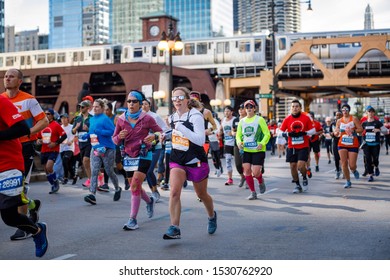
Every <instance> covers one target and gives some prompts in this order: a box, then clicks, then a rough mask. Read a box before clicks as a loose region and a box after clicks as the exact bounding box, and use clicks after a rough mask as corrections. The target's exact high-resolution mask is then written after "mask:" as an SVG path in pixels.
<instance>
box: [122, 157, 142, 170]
mask: <svg viewBox="0 0 390 280" xmlns="http://www.w3.org/2000/svg"><path fill="white" fill-rule="evenodd" d="M138 166H139V157H136V158H131V157H129V156H125V157H124V158H123V169H124V170H125V171H137V170H138Z"/></svg>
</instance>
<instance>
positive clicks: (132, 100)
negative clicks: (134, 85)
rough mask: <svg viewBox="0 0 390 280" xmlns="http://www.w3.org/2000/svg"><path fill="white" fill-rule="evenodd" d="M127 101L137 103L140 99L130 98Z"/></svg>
mask: <svg viewBox="0 0 390 280" xmlns="http://www.w3.org/2000/svg"><path fill="white" fill-rule="evenodd" d="M127 103H129V104H130V103H133V104H136V103H139V100H138V99H129V100H127Z"/></svg>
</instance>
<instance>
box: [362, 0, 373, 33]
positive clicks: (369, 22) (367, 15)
mask: <svg viewBox="0 0 390 280" xmlns="http://www.w3.org/2000/svg"><path fill="white" fill-rule="evenodd" d="M364 29H365V30H369V29H374V12H373V11H372V9H371V7H370V4H367V7H366V11H365V12H364Z"/></svg>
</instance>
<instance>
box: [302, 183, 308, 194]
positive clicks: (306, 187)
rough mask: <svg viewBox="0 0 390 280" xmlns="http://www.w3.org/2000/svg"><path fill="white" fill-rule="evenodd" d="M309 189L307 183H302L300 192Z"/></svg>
mask: <svg viewBox="0 0 390 280" xmlns="http://www.w3.org/2000/svg"><path fill="white" fill-rule="evenodd" d="M308 190H309V187H308V185H304V184H302V192H307V191H308Z"/></svg>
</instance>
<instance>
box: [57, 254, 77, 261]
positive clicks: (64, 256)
mask: <svg viewBox="0 0 390 280" xmlns="http://www.w3.org/2000/svg"><path fill="white" fill-rule="evenodd" d="M74 256H77V255H76V254H66V255H62V256H59V257H57V258H54V259H52V260H66V259H70V258H73V257H74Z"/></svg>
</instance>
